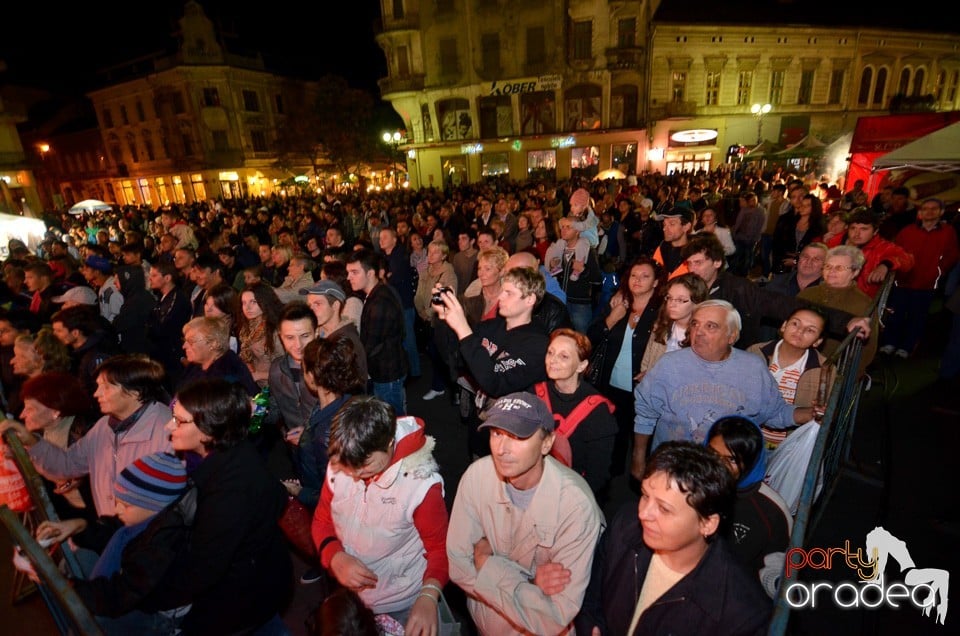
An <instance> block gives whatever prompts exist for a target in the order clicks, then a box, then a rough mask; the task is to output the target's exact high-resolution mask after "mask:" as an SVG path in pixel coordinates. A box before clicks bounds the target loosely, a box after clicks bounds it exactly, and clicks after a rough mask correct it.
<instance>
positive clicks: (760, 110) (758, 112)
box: [750, 104, 773, 146]
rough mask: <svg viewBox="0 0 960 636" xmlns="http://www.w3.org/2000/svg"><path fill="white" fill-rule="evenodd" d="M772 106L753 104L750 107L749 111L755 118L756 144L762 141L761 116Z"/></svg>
mask: <svg viewBox="0 0 960 636" xmlns="http://www.w3.org/2000/svg"><path fill="white" fill-rule="evenodd" d="M771 108H773V106H771V105H770V104H754V105H753V106H751V107H750V112H751V113H753V116H754V117H756V118H757V145H758V146H759V145H760V144H762V143H763V117H764V115H766V114H767V113H769V112H770V109H771Z"/></svg>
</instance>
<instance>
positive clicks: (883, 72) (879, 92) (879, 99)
mask: <svg viewBox="0 0 960 636" xmlns="http://www.w3.org/2000/svg"><path fill="white" fill-rule="evenodd" d="M887 73H888V71H887V68H886V67H885V66H882V67H880V68H879V69H877V83H876V84H874V86H873V103H874V104H875V105H877V106H881V107H882V106H883V104H884V102H885V101H886V100H885V97H886V93H887Z"/></svg>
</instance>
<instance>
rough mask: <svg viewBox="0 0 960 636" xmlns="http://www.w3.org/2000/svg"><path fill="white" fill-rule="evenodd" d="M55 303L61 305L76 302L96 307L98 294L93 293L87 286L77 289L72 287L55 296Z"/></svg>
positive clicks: (78, 286) (80, 286)
mask: <svg viewBox="0 0 960 636" xmlns="http://www.w3.org/2000/svg"><path fill="white" fill-rule="evenodd" d="M53 302H55V303H61V304H63V303H65V302H74V303H77V304H80V305H96V304H97V292H95V291H93V290H92V289H90V288H89V287H87V286H86V285H77V286H76V287H71V288H70V289H68V290H67V291H65V292H63V293H62V294H60V295H59V296H54V297H53Z"/></svg>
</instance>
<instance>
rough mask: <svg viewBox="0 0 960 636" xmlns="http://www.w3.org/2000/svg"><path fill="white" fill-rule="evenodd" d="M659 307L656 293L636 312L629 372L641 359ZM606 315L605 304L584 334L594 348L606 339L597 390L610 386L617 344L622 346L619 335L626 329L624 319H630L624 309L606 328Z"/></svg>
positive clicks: (607, 313) (637, 367) (638, 365)
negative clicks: (638, 315)
mask: <svg viewBox="0 0 960 636" xmlns="http://www.w3.org/2000/svg"><path fill="white" fill-rule="evenodd" d="M659 311H660V299H659V297H655V298H651V299H650V301H649V302H648V303H647V307H646V309H644V310H643V313H642V314H641V315H640V320H638V321H637V326H636V327H634V329H633V340H632V341H631V343H630V359H631V360H632V368H633V375H636V374H638V373H640V363H641V362H643V354H644V352H645V351H646V350H647V342H648V341H649V340H650V334H651V333H652V331H653V324H654V323H655V322H656V321H657V313H658V312H659ZM609 315H610V307H609V305H608V306H607V308H606V309H605V310H604V312H603V314H601V315H600V316H599V317H597V319H596V320H594V321H593V322H592V323H590V326H589V327H588V328H587V337H588V338H590V343H591V344H592V345H593V347H594V349H595V350H596V349H597V348H598V347H600V346H601V344H602V343H603V340H604V338H606V340H607V344H606V353H605V354H604V356H603V364H602V365H601V367H600V381H599V382H598V383H597V388H598V389H600V390H601V392H602V390H603V389H606V388H607V387H608V386H610V375H611V374H612V373H613V363H614V362H616V361H617V356H618V355H619V354H620V348H621V347H622V346H623V337H624V336H625V335H626V333H627V323H628V322H629V320H630V314H629V313H628V314H627V315H626V316H624V317H623V318H622V319H621V320H620V321H619V322H617V323H615V324H614V325H613V327H611V328H610V329H607V323H606V320H607V316H609Z"/></svg>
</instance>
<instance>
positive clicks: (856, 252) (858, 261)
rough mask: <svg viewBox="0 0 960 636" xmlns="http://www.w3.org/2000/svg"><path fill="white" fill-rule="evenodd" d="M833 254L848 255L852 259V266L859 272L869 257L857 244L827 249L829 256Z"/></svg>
mask: <svg viewBox="0 0 960 636" xmlns="http://www.w3.org/2000/svg"><path fill="white" fill-rule="evenodd" d="M831 256H846V257H847V258H849V259H850V266H851V267H853V269H854V270H855V271H858V272H859V271H860V270H862V269H863V264H864V263H865V262H866V261H867V257H866V256H864V255H863V250H861V249H860V248H859V247H856V246H855V245H837V246H836V247H832V248H830V249H829V250H828V251H827V258H830V257H831Z"/></svg>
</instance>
